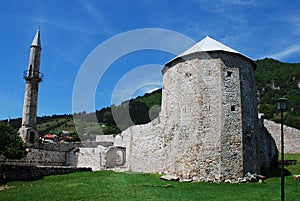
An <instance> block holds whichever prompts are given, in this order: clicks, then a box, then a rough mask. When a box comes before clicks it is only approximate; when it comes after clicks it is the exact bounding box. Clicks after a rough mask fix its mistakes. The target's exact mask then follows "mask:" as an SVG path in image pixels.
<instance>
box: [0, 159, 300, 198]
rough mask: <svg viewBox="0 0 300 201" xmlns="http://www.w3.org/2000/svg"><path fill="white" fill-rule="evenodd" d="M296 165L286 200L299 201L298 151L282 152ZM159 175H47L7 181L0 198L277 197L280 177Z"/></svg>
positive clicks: (90, 173) (111, 173)
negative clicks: (225, 179)
mask: <svg viewBox="0 0 300 201" xmlns="http://www.w3.org/2000/svg"><path fill="white" fill-rule="evenodd" d="M286 159H296V160H297V162H298V164H296V165H291V166H287V167H286V169H288V170H289V171H290V172H291V173H292V175H291V176H287V177H285V198H286V200H287V201H288V200H291V201H295V200H299V198H300V182H298V181H294V180H293V175H294V174H300V154H297V155H292V154H288V155H286ZM159 177H160V175H154V174H142V173H132V172H127V173H116V172H112V171H97V172H83V173H72V174H67V175H56V176H48V177H44V178H43V179H40V180H37V181H30V182H24V181H22V182H19V181H18V182H10V183H7V184H6V187H10V188H9V189H6V190H2V191H0V200H26V201H27V200H29V201H34V200H39V201H41V200H52V201H54V200H60V201H63V200H122V201H123V200H164V201H165V200H189V201H190V200H251V201H254V200H267V201H271V200H280V178H269V179H267V180H265V182H264V183H245V184H224V183H221V184H212V183H201V182H199V183H180V182H170V181H163V180H160V179H159Z"/></svg>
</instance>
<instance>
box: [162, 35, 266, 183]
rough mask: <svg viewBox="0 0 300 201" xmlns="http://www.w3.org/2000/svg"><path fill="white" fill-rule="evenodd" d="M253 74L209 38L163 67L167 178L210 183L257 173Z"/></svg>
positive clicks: (246, 64)
mask: <svg viewBox="0 0 300 201" xmlns="http://www.w3.org/2000/svg"><path fill="white" fill-rule="evenodd" d="M255 68H256V65H255V64H254V62H253V61H252V60H251V59H249V58H247V57H246V56H244V55H242V54H240V53H239V52H237V51H235V50H233V49H231V48H229V47H227V46H225V45H224V44H222V43H220V42H218V41H216V40H214V39H212V38H210V37H206V38H205V39H203V40H202V41H200V42H199V43H197V44H196V45H194V46H193V47H191V48H190V49H188V50H187V51H185V52H184V53H183V54H181V55H179V56H178V57H176V58H175V59H173V60H172V61H170V62H168V63H167V64H166V65H165V67H164V68H163V70H162V73H163V90H162V111H161V119H162V122H164V123H163V124H164V125H163V129H164V144H165V145H166V146H167V147H166V150H167V151H166V154H165V155H166V157H165V160H166V164H167V166H166V171H167V172H169V173H171V174H172V173H174V174H178V173H181V174H182V175H186V176H184V177H189V178H194V179H195V178H196V180H199V181H215V182H219V181H220V182H222V181H225V180H231V181H237V180H239V179H240V178H243V177H244V176H245V175H246V174H247V173H248V172H250V173H252V174H253V173H259V171H260V170H259V168H258V167H259V161H260V160H259V151H258V150H259V147H258V140H259V139H258V134H257V131H258V109H257V100H256V85H255V78H254V71H255Z"/></svg>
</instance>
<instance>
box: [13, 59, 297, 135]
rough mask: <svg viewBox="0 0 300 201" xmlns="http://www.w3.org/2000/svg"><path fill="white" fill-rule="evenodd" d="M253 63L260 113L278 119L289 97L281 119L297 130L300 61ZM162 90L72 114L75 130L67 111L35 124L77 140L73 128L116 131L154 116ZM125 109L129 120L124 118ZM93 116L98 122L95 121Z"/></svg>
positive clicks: (90, 131) (44, 130) (17, 124)
mask: <svg viewBox="0 0 300 201" xmlns="http://www.w3.org/2000/svg"><path fill="white" fill-rule="evenodd" d="M255 63H256V65H257V69H256V73H255V78H256V83H257V92H258V93H257V94H258V100H259V102H258V103H259V105H258V107H259V111H260V113H264V115H265V118H266V119H269V120H273V121H275V122H280V112H279V111H278V110H277V108H276V100H277V99H278V98H280V97H285V98H287V99H288V110H287V111H286V112H284V122H285V124H286V125H289V126H291V127H294V128H297V129H300V63H296V64H290V63H283V62H280V61H277V60H274V59H270V58H265V59H262V60H257V61H255ZM161 91H162V90H161V89H159V90H156V91H154V92H152V93H147V94H145V95H144V96H139V97H137V98H134V99H131V100H126V101H124V102H122V103H121V104H120V105H118V106H116V105H112V106H110V107H105V108H102V109H100V110H96V112H94V113H86V112H81V113H75V114H74V115H76V119H78V121H79V124H77V125H78V127H77V128H76V129H75V125H74V122H73V118H72V115H66V114H65V115H52V116H44V117H38V119H37V125H38V126H37V127H38V129H39V130H40V134H41V135H43V134H46V133H51V134H57V135H58V134H59V133H60V132H61V131H63V130H66V131H71V132H72V133H73V140H79V138H78V136H77V133H76V130H79V131H80V133H85V134H89V137H91V136H92V137H95V135H99V134H117V133H120V132H121V130H125V129H126V128H128V127H129V126H132V125H134V124H145V123H148V122H150V120H152V119H154V118H156V117H157V116H158V114H159V112H160V105H161ZM128 111H129V116H130V119H128V118H127V117H128ZM113 114H118V115H113ZM95 116H96V118H97V121H98V123H95V121H94V118H95ZM113 117H115V119H114V118H113ZM116 122H117V123H116ZM10 125H11V126H12V127H14V128H16V129H17V128H19V127H20V125H21V118H18V119H13V120H11V121H10ZM99 126H100V127H101V130H100V129H99V128H100V127H99ZM83 138H84V137H81V139H83Z"/></svg>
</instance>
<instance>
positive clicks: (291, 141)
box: [264, 120, 300, 153]
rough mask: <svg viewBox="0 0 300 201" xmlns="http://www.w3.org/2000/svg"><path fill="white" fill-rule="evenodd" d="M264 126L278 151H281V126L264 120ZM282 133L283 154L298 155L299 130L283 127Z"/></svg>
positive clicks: (299, 145) (299, 149)
mask: <svg viewBox="0 0 300 201" xmlns="http://www.w3.org/2000/svg"><path fill="white" fill-rule="evenodd" d="M264 125H265V127H266V128H267V129H268V131H269V132H270V134H271V135H272V137H273V138H274V140H275V142H276V145H277V147H278V150H281V139H280V136H281V124H278V123H275V122H273V121H269V120H264ZM283 133H284V152H285V153H300V130H298V129H295V128H292V127H289V126H285V125H284V126H283Z"/></svg>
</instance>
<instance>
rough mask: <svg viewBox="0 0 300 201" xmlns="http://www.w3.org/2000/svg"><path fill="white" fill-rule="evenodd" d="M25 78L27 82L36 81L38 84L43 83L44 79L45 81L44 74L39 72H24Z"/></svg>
mask: <svg viewBox="0 0 300 201" xmlns="http://www.w3.org/2000/svg"><path fill="white" fill-rule="evenodd" d="M23 78H24V79H25V80H26V81H29V80H36V81H38V82H42V81H43V79H44V74H43V73H41V72H39V71H34V72H33V73H32V72H30V71H29V70H25V71H24V72H23Z"/></svg>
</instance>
